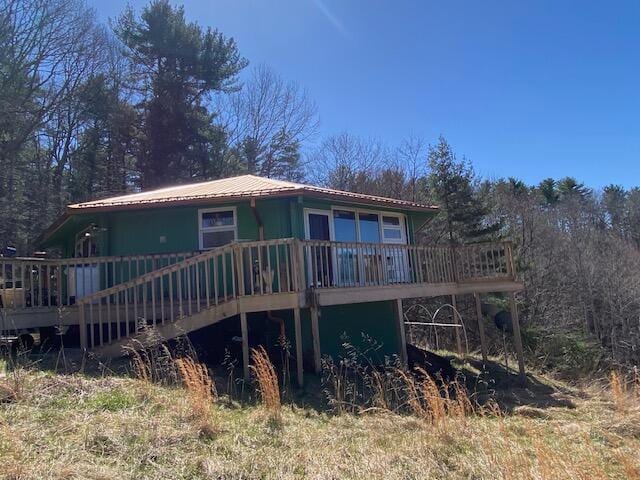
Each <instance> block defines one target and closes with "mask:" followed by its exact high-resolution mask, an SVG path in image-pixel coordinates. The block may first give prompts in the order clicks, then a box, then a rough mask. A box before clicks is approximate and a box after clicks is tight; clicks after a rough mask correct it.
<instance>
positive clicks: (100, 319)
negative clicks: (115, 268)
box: [77, 239, 301, 349]
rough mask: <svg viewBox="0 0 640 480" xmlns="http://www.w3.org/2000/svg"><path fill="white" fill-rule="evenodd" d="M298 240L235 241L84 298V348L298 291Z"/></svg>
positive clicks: (82, 332) (82, 331)
mask: <svg viewBox="0 0 640 480" xmlns="http://www.w3.org/2000/svg"><path fill="white" fill-rule="evenodd" d="M297 242H298V241H297V240H294V239H279V240H268V241H259V242H233V243H230V244H227V245H224V246H221V247H217V248H214V249H212V250H208V251H206V252H204V253H200V254H197V255H195V256H192V257H189V258H187V259H185V260H183V261H181V262H178V263H175V264H173V265H169V266H166V267H163V268H160V269H158V270H155V271H152V272H150V273H148V274H145V275H142V276H140V277H138V278H135V279H133V280H131V281H129V282H126V283H123V284H120V285H116V286H114V287H111V288H108V289H105V290H101V291H99V292H96V293H94V294H91V295H87V296H85V297H83V298H82V299H80V300H79V301H78V303H77V305H78V308H79V316H80V342H81V346H82V348H85V349H86V348H98V347H103V346H106V345H109V344H111V343H114V342H119V341H121V340H122V339H125V338H127V337H131V336H133V335H136V334H137V333H138V332H140V331H141V330H142V329H143V328H146V327H147V326H150V325H158V324H160V325H162V324H165V323H168V322H175V321H176V320H177V319H184V318H186V317H189V316H192V315H194V314H197V313H200V312H202V311H203V310H205V309H211V308H216V307H217V306H218V305H220V304H222V303H228V302H230V301H233V300H235V299H237V298H238V297H240V296H244V295H252V296H253V295H272V294H277V293H287V292H293V291H298V289H299V285H301V283H300V280H299V274H298V270H299V268H298V267H297V265H298V263H297V259H298V258H299V255H298V254H296V248H299V247H298V244H297Z"/></svg>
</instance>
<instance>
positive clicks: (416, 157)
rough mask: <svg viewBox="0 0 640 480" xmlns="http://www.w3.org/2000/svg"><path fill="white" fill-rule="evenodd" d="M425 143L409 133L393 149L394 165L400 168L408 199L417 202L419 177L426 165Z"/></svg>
mask: <svg viewBox="0 0 640 480" xmlns="http://www.w3.org/2000/svg"><path fill="white" fill-rule="evenodd" d="M427 146H428V145H427V143H426V142H425V141H424V140H423V139H422V138H420V137H417V136H415V135H410V136H409V137H408V138H407V139H406V140H405V141H404V142H402V143H401V144H400V146H399V147H398V148H396V151H395V158H396V165H397V166H398V168H402V170H403V171H404V172H405V176H406V179H407V182H408V184H409V185H408V187H409V199H410V200H412V201H414V202H417V201H418V200H419V197H420V196H421V193H422V192H421V190H422V189H421V188H420V185H419V182H420V179H421V178H422V177H424V175H425V170H426V165H427Z"/></svg>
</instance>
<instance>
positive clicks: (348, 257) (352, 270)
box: [333, 210, 360, 286]
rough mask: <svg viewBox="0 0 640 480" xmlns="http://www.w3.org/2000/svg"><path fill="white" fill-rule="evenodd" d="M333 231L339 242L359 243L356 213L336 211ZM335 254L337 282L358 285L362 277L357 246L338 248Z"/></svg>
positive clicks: (340, 246)
mask: <svg viewBox="0 0 640 480" xmlns="http://www.w3.org/2000/svg"><path fill="white" fill-rule="evenodd" d="M333 230H334V234H335V239H336V241H337V242H348V243H355V242H357V241H358V230H357V225H356V212H354V211H351V210H334V211H333ZM334 254H335V258H336V281H337V282H338V285H340V286H344V285H357V284H358V283H359V277H360V275H359V261H358V252H357V250H356V248H355V246H352V245H339V246H336V247H335V252H334Z"/></svg>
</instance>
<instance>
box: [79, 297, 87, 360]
mask: <svg viewBox="0 0 640 480" xmlns="http://www.w3.org/2000/svg"><path fill="white" fill-rule="evenodd" d="M77 308H78V312H79V313H80V319H79V320H80V322H79V323H80V324H79V327H80V328H79V330H80V349H81V350H83V351H84V350H86V349H87V321H86V319H85V318H84V304H83V303H80V304H79V305H78V307H77Z"/></svg>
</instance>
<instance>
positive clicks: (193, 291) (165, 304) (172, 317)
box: [0, 239, 522, 363]
mask: <svg viewBox="0 0 640 480" xmlns="http://www.w3.org/2000/svg"><path fill="white" fill-rule="evenodd" d="M0 278H1V279H2V280H1V281H0V296H2V298H3V302H4V309H3V314H4V315H3V317H4V326H0V327H1V328H3V329H4V330H5V331H6V330H12V329H13V330H20V329H27V328H36V327H43V326H54V325H60V324H62V325H64V326H67V325H79V327H80V340H81V345H82V347H83V348H87V349H93V350H95V351H96V352H99V353H102V354H105V355H109V356H110V355H116V354H118V353H119V352H120V351H121V349H122V347H123V346H125V345H127V344H130V343H131V342H132V341H133V340H134V339H137V340H140V338H141V335H140V332H141V330H146V327H147V326H149V325H153V326H154V327H155V329H156V331H157V333H158V336H159V337H160V338H165V339H169V338H173V337H176V336H177V335H180V334H182V333H188V332H190V331H193V330H196V329H199V328H202V327H205V326H207V325H211V324H213V323H216V322H218V321H220V320H222V319H224V318H228V317H231V316H234V315H240V318H241V322H242V323H243V325H244V326H246V313H248V312H256V311H269V310H283V309H293V310H294V312H296V318H297V319H298V321H297V322H296V324H299V310H300V309H301V308H310V309H311V319H312V330H313V334H314V338H315V337H317V328H318V326H317V324H318V310H319V309H320V308H321V307H323V306H329V305H339V304H352V303H361V302H372V301H381V300H400V301H401V300H402V299H406V298H417V297H434V296H441V295H461V294H467V293H473V294H478V293H487V292H515V291H518V290H521V289H522V284H521V283H520V282H518V281H517V279H516V276H515V271H514V267H513V257H512V250H511V245H510V244H509V243H506V242H500V243H483V244H475V245H467V246H459V247H455V248H450V247H434V246H419V245H388V244H365V243H339V242H321V241H306V240H298V239H280V240H267V241H259V242H236V243H232V244H228V245H226V246H223V247H219V248H216V249H214V250H209V251H206V252H204V253H196V254H194V253H181V254H175V255H146V256H137V257H102V258H100V257H98V258H91V259H65V260H38V259H0ZM400 306H401V304H400ZM297 327H299V325H297ZM243 331H244V330H243ZM298 333H299V332H297V334H296V336H298ZM247 355H248V352H247ZM316 363H319V349H318V352H317V356H316Z"/></svg>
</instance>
